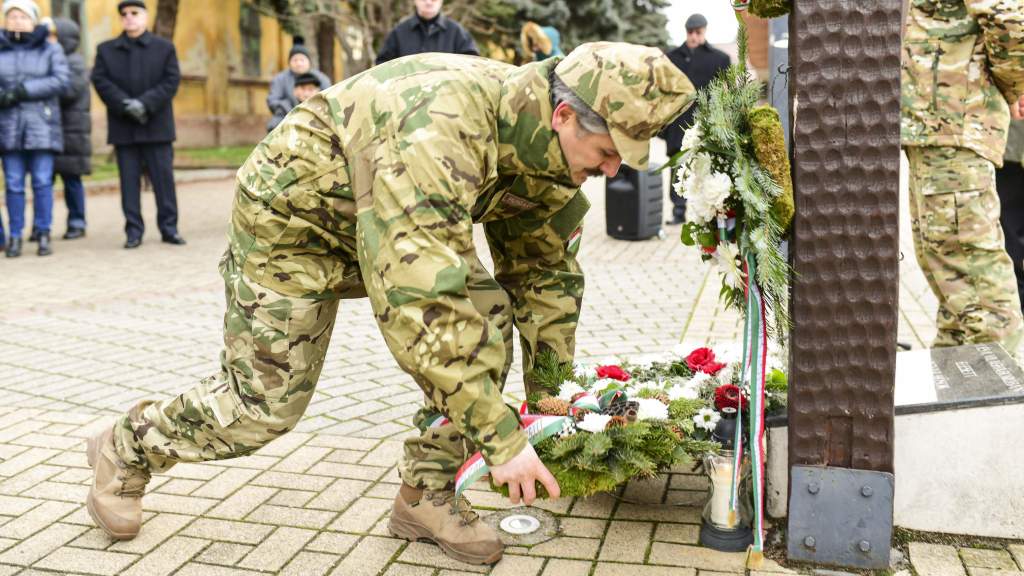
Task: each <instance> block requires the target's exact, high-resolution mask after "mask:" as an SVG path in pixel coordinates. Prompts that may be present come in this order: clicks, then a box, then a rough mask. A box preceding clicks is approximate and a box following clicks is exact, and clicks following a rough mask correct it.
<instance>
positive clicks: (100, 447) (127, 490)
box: [85, 428, 149, 540]
mask: <svg viewBox="0 0 1024 576" xmlns="http://www.w3.org/2000/svg"><path fill="white" fill-rule="evenodd" d="M86 455H87V456H88V458H89V466H92V471H93V476H92V487H91V488H90V489H89V496H88V497H86V499H85V507H86V508H88V509H89V516H92V519H93V521H94V522H96V525H97V526H99V527H100V528H102V529H103V531H104V532H106V533H107V534H109V535H110V537H111V538H113V539H115V540H131V539H132V538H135V536H136V535H138V533H139V528H140V527H141V526H142V493H143V491H145V489H146V484H147V483H148V482H149V472H146V471H145V470H140V469H138V468H134V467H131V466H127V465H126V464H125V463H124V462H122V461H121V459H120V458H119V457H118V456H117V453H116V452H115V451H114V429H113V428H107V429H106V430H104V431H103V432H100V433H99V434H97V435H95V436H93V437H92V438H89V443H88V445H87V447H86Z"/></svg>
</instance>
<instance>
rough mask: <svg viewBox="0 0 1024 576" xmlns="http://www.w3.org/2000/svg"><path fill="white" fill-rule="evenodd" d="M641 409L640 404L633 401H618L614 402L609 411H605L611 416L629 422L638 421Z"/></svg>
mask: <svg viewBox="0 0 1024 576" xmlns="http://www.w3.org/2000/svg"><path fill="white" fill-rule="evenodd" d="M639 409H640V403H639V402H633V401H620V400H618V399H616V401H614V402H612V403H611V405H610V406H608V409H607V410H605V411H604V413H605V414H607V415H609V416H622V417H623V418H625V419H626V420H627V421H629V422H635V421H636V412H637V410H639Z"/></svg>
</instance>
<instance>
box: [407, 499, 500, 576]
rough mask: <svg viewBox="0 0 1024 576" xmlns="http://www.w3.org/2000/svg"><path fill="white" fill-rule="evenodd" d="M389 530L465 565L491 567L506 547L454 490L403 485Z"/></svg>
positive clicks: (467, 502)
mask: <svg viewBox="0 0 1024 576" xmlns="http://www.w3.org/2000/svg"><path fill="white" fill-rule="evenodd" d="M388 530H390V531H391V535H392V536H396V537H398V538H404V539H406V540H409V541H411V542H415V541H417V540H420V539H424V540H430V541H431V542H433V543H435V544H437V545H438V546H440V547H441V550H443V551H444V553H445V554H447V555H448V556H449V557H451V558H454V559H456V560H458V561H460V562H465V563H467V564H494V563H495V562H497V561H498V560H501V554H502V552H503V551H504V550H505V546H504V545H503V544H502V543H501V539H499V538H498V534H497V533H496V532H495V531H494V529H492V528H491V527H490V526H488V525H487V524H485V523H483V522H481V521H480V517H479V516H477V515H476V513H475V512H473V509H472V507H471V505H470V503H469V500H466V498H465V497H461V498H459V499H458V500H456V499H455V492H454V491H453V490H446V491H438V492H434V491H430V490H417V489H415V488H411V487H410V486H408V485H405V484H403V485H402V489H401V491H399V493H398V496H395V505H394V507H393V508H392V509H391V520H390V521H389V522H388Z"/></svg>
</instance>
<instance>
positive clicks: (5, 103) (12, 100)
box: [0, 84, 28, 108]
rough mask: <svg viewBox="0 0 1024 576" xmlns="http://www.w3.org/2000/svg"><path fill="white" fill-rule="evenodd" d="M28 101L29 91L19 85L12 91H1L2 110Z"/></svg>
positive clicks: (0, 103) (0, 105) (0, 102)
mask: <svg viewBox="0 0 1024 576" xmlns="http://www.w3.org/2000/svg"><path fill="white" fill-rule="evenodd" d="M26 99H28V90H25V86H23V85H21V84H18V85H17V86H15V87H14V88H13V89H12V90H0V108H10V107H11V106H14V105H15V104H17V103H18V102H21V101H22V100H26Z"/></svg>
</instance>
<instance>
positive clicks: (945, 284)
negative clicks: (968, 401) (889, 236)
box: [901, 0, 1024, 354]
mask: <svg viewBox="0 0 1024 576" xmlns="http://www.w3.org/2000/svg"><path fill="white" fill-rule="evenodd" d="M903 41H904V58H903V74H902V103H901V139H902V144H903V147H904V148H905V149H906V152H907V158H908V159H909V161H910V213H911V220H912V227H913V234H914V249H915V252H916V253H917V259H918V262H919V263H920V265H921V269H922V270H923V271H924V274H925V277H926V278H927V279H928V284H929V285H930V286H931V289H932V292H934V293H935V296H936V297H937V298H938V301H939V309H938V313H937V318H936V324H937V326H938V334H937V335H936V338H935V342H934V345H935V346H957V345H961V344H967V343H973V342H992V341H998V342H1001V343H1002V344H1003V345H1004V346H1005V347H1006V349H1007V350H1008V351H1010V353H1011V354H1012V353H1014V352H1015V351H1016V349H1017V346H1018V344H1019V343H1020V340H1021V335H1022V330H1024V321H1022V317H1021V306H1020V301H1019V298H1018V295H1017V290H1016V281H1015V279H1014V273H1013V267H1012V265H1011V262H1010V259H1009V257H1008V256H1007V254H1006V250H1005V248H1004V246H1003V235H1002V233H1001V231H1000V229H999V198H998V195H997V193H996V188H995V179H994V170H995V166H997V165H1001V164H1002V161H1003V148H1004V146H1005V145H1006V129H1007V125H1008V124H1009V122H1010V117H1011V114H1012V115H1013V117H1014V118H1019V117H1020V116H1021V107H1022V105H1024V96H1022V95H1024V1H1022V0H910V9H909V12H908V18H907V26H906V31H905V34H904V37H903Z"/></svg>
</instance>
